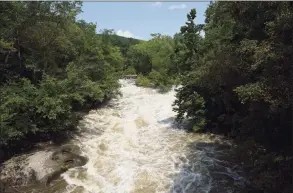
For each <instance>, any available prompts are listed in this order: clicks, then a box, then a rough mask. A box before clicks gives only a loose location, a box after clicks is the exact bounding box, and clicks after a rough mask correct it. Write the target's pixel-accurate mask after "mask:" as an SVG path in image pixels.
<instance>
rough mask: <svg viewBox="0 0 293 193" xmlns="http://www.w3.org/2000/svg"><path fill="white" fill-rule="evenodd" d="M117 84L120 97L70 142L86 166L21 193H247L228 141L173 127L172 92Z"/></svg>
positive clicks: (84, 123)
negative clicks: (76, 147)
mask: <svg viewBox="0 0 293 193" xmlns="http://www.w3.org/2000/svg"><path fill="white" fill-rule="evenodd" d="M120 83H121V89H120V90H121V93H122V95H121V96H120V97H118V98H117V99H115V100H112V101H111V102H110V104H108V105H107V106H106V107H103V108H100V109H97V110H93V111H91V112H90V113H89V114H88V115H86V116H85V117H84V118H83V120H82V121H80V123H79V129H80V132H79V133H80V134H79V135H77V136H75V137H74V138H73V139H72V140H71V141H70V143H71V144H72V143H73V144H75V145H78V146H79V147H80V148H81V151H82V155H83V156H86V157H88V158H89V161H88V163H87V164H86V165H85V166H83V167H77V168H72V169H70V170H68V171H67V172H65V173H63V174H62V175H61V178H60V179H59V180H57V181H55V182H54V183H52V184H51V185H50V186H46V187H44V186H42V185H35V186H29V187H26V188H25V190H22V192H30V193H235V192H237V193H238V192H241V191H243V190H245V188H244V187H245V185H246V183H247V181H246V180H245V178H244V177H243V172H242V170H241V167H239V166H238V165H237V164H235V163H234V161H233V159H232V158H231V156H230V154H229V149H230V146H231V144H230V143H229V141H227V140H224V139H221V138H220V137H217V136H213V135H208V134H196V133H193V132H187V131H185V130H183V129H179V128H178V127H177V126H176V124H174V118H175V115H176V114H175V112H173V111H172V103H173V102H174V100H175V94H176V93H175V90H174V89H172V90H171V91H170V92H168V93H164V94H162V93H158V92H157V91H156V90H154V89H151V88H142V87H138V86H136V85H135V80H124V79H123V80H120ZM36 157H37V156H36V155H34V158H35V159H34V160H36ZM31 160H32V159H31ZM37 160H39V158H38V159H37ZM33 162H35V161H33ZM244 192H245V191H244Z"/></svg>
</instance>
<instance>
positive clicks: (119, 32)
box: [116, 29, 140, 39]
mask: <svg viewBox="0 0 293 193" xmlns="http://www.w3.org/2000/svg"><path fill="white" fill-rule="evenodd" d="M116 34H117V35H118V36H123V37H126V38H136V39H140V37H139V36H135V35H133V34H132V33H131V32H130V31H128V30H125V31H123V30H121V29H119V30H117V32H116Z"/></svg>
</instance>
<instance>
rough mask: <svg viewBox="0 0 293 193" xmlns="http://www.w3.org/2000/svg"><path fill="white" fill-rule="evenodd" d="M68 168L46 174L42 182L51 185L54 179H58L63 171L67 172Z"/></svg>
mask: <svg viewBox="0 0 293 193" xmlns="http://www.w3.org/2000/svg"><path fill="white" fill-rule="evenodd" d="M67 170H68V168H59V169H57V170H55V171H53V172H52V173H49V174H47V175H45V176H44V177H43V178H42V179H40V183H43V184H45V185H46V186H47V185H49V184H50V183H51V182H52V181H53V180H56V179H57V178H58V177H59V176H60V175H61V174H62V173H64V172H66V171H67Z"/></svg>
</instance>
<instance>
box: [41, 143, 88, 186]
mask: <svg viewBox="0 0 293 193" xmlns="http://www.w3.org/2000/svg"><path fill="white" fill-rule="evenodd" d="M79 153H80V149H79V147H78V146H76V145H64V146H62V147H60V148H59V149H58V150H56V151H55V152H53V153H52V156H51V161H52V163H53V164H54V165H55V167H54V169H53V171H52V172H51V173H49V174H47V175H45V176H44V177H43V178H42V179H40V182H41V183H44V184H46V185H49V184H50V183H51V182H52V181H53V180H55V179H57V178H58V177H59V176H60V175H61V174H62V173H63V172H66V171H67V170H68V169H70V168H73V167H80V166H83V165H85V164H86V163H87V161H88V159H87V158H86V157H84V156H81V155H79Z"/></svg>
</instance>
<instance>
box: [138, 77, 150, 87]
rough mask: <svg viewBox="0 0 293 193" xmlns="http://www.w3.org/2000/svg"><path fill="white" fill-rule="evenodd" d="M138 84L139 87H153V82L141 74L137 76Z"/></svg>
mask: <svg viewBox="0 0 293 193" xmlns="http://www.w3.org/2000/svg"><path fill="white" fill-rule="evenodd" d="M136 84H137V85H138V86H143V87H150V86H151V81H150V80H149V79H148V78H147V77H145V76H143V75H141V74H139V75H138V76H137V79H136Z"/></svg>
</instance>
